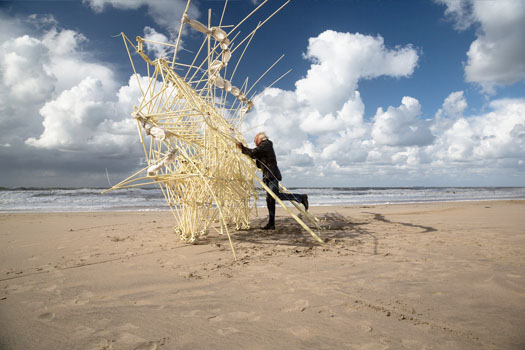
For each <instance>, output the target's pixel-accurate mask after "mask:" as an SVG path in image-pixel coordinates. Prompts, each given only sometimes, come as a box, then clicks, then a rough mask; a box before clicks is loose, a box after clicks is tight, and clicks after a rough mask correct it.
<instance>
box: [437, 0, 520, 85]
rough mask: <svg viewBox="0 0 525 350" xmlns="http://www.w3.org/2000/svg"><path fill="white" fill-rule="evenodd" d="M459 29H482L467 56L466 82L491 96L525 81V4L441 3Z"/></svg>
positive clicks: (462, 0) (470, 0) (457, 0)
mask: <svg viewBox="0 0 525 350" xmlns="http://www.w3.org/2000/svg"><path fill="white" fill-rule="evenodd" d="M437 1H438V2H439V3H442V4H444V5H446V7H447V8H446V11H445V13H446V14H447V15H449V16H451V17H452V18H453V19H454V20H455V23H456V27H457V28H458V29H466V28H468V27H470V26H471V25H472V24H474V23H476V24H478V25H479V28H478V30H477V34H476V36H477V39H476V40H474V41H473V42H472V44H471V45H470V48H469V50H468V52H467V62H466V65H465V78H466V81H467V82H473V83H478V84H480V85H481V87H482V88H483V90H484V91H485V92H487V93H494V89H495V87H496V86H498V85H511V84H514V83H516V82H518V81H521V80H523V79H525V41H524V40H523V33H525V2H523V1H522V0H500V1H475V0H437Z"/></svg>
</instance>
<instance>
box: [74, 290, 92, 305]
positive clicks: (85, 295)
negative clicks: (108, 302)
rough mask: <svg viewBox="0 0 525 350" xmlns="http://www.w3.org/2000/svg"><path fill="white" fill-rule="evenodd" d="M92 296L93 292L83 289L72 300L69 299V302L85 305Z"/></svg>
mask: <svg viewBox="0 0 525 350" xmlns="http://www.w3.org/2000/svg"><path fill="white" fill-rule="evenodd" d="M93 296H94V294H93V293H91V292H90V291H87V290H85V291H83V292H82V293H80V294H79V295H77V297H76V298H75V299H73V300H71V301H70V302H69V303H70V304H72V305H85V304H87V303H89V302H90V301H91V298H92V297H93Z"/></svg>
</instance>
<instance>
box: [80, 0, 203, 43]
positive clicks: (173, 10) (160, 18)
mask: <svg viewBox="0 0 525 350" xmlns="http://www.w3.org/2000/svg"><path fill="white" fill-rule="evenodd" d="M83 2H84V3H85V4H87V5H88V6H89V7H91V8H92V9H93V10H94V11H95V12H102V11H104V9H105V8H106V7H114V8H116V9H120V10H139V9H145V10H146V13H147V14H148V15H149V16H150V17H151V18H152V19H153V20H154V21H155V23H157V24H158V25H160V26H162V27H163V28H165V29H167V30H168V31H169V32H170V35H171V36H172V38H173V37H175V35H176V34H177V33H178V31H179V27H180V20H181V16H182V13H183V12H184V9H185V8H186V3H187V1H186V0H172V1H166V0H83ZM199 15H200V13H199V10H198V8H197V7H196V6H194V5H190V7H189V9H188V16H189V17H190V18H194V19H195V18H198V17H199Z"/></svg>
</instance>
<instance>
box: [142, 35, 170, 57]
mask: <svg viewBox="0 0 525 350" xmlns="http://www.w3.org/2000/svg"><path fill="white" fill-rule="evenodd" d="M144 39H146V40H151V41H156V42H161V43H167V42H169V39H168V38H167V37H166V36H165V35H164V34H162V33H158V32H157V31H156V30H155V29H153V28H151V27H145V28H144ZM146 49H147V50H148V52H153V56H154V57H151V58H152V59H155V58H159V57H164V56H166V53H167V52H168V46H166V45H159V44H155V43H152V42H149V41H146ZM172 54H173V52H172Z"/></svg>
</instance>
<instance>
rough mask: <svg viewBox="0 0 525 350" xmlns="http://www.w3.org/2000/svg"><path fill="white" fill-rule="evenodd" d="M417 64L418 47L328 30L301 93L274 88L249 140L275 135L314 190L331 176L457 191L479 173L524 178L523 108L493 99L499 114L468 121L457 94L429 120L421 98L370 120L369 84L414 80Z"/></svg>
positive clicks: (288, 171) (290, 168) (284, 159)
mask: <svg viewBox="0 0 525 350" xmlns="http://www.w3.org/2000/svg"><path fill="white" fill-rule="evenodd" d="M342 48H344V50H343V51H339V50H341V49H342ZM417 57H418V56H417V52H416V51H415V50H414V49H413V48H412V46H410V45H406V46H403V47H401V46H396V47H395V48H394V49H388V48H387V47H386V45H385V43H384V41H383V39H381V38H380V37H373V36H364V35H361V34H349V33H337V32H333V31H327V32H324V33H322V34H321V35H319V36H318V37H316V38H312V39H310V40H309V47H308V49H307V53H306V54H305V58H306V59H308V60H310V61H311V67H310V69H309V70H308V73H307V74H306V76H305V77H304V78H302V79H301V80H299V81H298V82H297V83H296V85H295V86H296V89H295V90H293V91H289V90H282V89H277V88H271V89H267V90H266V91H264V92H263V93H261V94H260V95H258V96H257V97H256V98H255V109H254V111H252V112H250V114H249V115H248V116H247V118H246V122H247V123H246V126H245V130H246V132H245V135H246V136H247V138H248V139H251V138H252V137H253V135H254V134H255V133H256V132H257V131H258V130H266V131H267V132H268V134H269V136H270V138H271V139H272V140H274V141H275V148H276V152H277V154H278V159H279V164H280V166H281V168H283V169H284V170H283V174H284V175H285V181H292V182H299V183H302V184H308V185H316V184H318V182H316V181H318V180H311V179H326V178H329V179H330V180H329V181H330V183H331V184H333V183H338V184H343V185H345V184H346V185H348V184H352V185H369V184H370V183H373V182H374V181H380V183H381V184H385V183H388V184H406V183H410V181H419V182H421V181H425V180H428V181H430V183H428V184H440V181H442V180H443V181H447V182H448V183H454V181H456V179H457V178H458V177H459V178H461V179H464V180H465V181H474V182H473V183H474V184H475V183H476V182H475V181H476V176H478V174H488V173H491V172H492V173H498V172H499V174H500V175H501V174H502V173H503V174H504V173H505V171H507V172H513V171H515V172H518V173H519V171H520V170H519V169H520V167H522V165H520V164H523V163H524V156H523V154H525V152H523V151H524V149H523V147H524V144H523V142H524V132H525V126H524V124H523V123H524V118H525V117H524V116H525V113H524V111H523V108H525V103H524V101H523V100H520V99H518V100H497V101H493V102H491V103H490V105H489V107H490V108H491V111H489V112H487V113H483V114H479V115H477V116H465V111H466V109H467V106H468V103H467V99H466V97H465V94H464V92H463V91H454V92H451V93H450V94H449V95H448V96H444V100H443V104H442V106H441V108H439V109H438V111H436V113H435V115H434V116H433V117H430V116H428V117H427V116H425V115H423V113H422V108H421V104H420V102H419V101H418V100H417V99H416V98H414V97H410V96H405V97H403V98H402V100H401V101H400V105H399V106H388V107H386V108H378V110H377V111H376V113H375V116H374V117H373V118H371V119H365V117H364V112H365V106H364V103H363V101H362V99H361V95H360V93H359V91H358V87H359V86H358V85H359V81H360V80H362V79H373V78H374V77H378V76H389V77H408V76H410V74H412V73H413V72H414V70H415V69H416V65H417ZM505 169H506V170H505ZM386 179H388V180H386ZM445 179H446V180H445ZM467 179H468V180H467ZM472 179H473V180H472ZM321 181H322V180H321ZM470 183H472V182H470Z"/></svg>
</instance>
